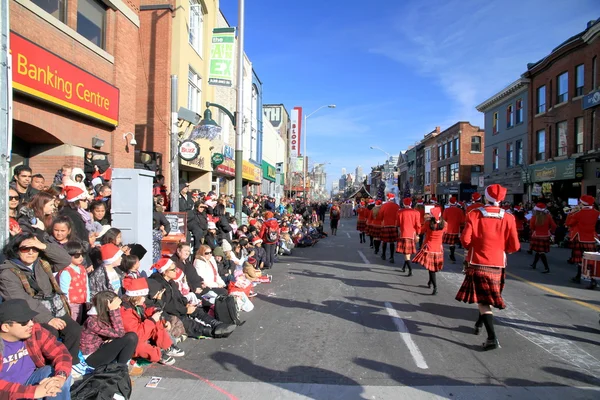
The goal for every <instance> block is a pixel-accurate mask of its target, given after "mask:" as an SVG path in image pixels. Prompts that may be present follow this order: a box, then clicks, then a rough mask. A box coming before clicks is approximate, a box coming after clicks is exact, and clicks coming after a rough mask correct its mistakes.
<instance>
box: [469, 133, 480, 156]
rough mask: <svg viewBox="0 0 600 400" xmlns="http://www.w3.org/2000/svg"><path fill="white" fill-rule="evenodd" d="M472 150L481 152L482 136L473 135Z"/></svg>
mask: <svg viewBox="0 0 600 400" xmlns="http://www.w3.org/2000/svg"><path fill="white" fill-rule="evenodd" d="M471 152H475V153H481V136H472V137H471Z"/></svg>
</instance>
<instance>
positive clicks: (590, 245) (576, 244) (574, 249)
mask: <svg viewBox="0 0 600 400" xmlns="http://www.w3.org/2000/svg"><path fill="white" fill-rule="evenodd" d="M572 243H573V245H572V246H571V261H573V262H574V263H575V264H581V263H582V262H583V253H584V252H585V251H589V252H595V251H596V243H594V242H585V243H584V242H580V241H579V239H578V238H575V240H573V241H572Z"/></svg>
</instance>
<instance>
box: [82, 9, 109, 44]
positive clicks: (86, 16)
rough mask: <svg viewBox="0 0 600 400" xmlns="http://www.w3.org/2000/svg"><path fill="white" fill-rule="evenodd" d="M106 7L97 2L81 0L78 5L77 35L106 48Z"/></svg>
mask: <svg viewBox="0 0 600 400" xmlns="http://www.w3.org/2000/svg"><path fill="white" fill-rule="evenodd" d="M105 20H106V6H105V5H104V3H101V2H99V1H96V0H80V1H79V2H78V3H77V33H79V34H80V35H81V36H83V37H84V38H86V39H87V40H89V41H90V42H92V43H94V44H95V45H96V46H98V47H100V48H102V49H103V48H104V33H105V31H106V23H105Z"/></svg>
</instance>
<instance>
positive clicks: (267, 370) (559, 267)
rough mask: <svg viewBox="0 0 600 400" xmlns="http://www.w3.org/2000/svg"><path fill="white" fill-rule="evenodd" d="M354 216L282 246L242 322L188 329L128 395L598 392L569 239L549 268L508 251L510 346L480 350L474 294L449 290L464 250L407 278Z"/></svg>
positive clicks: (588, 296) (588, 311)
mask: <svg viewBox="0 0 600 400" xmlns="http://www.w3.org/2000/svg"><path fill="white" fill-rule="evenodd" d="M355 225H356V220H355V219H354V218H352V219H347V220H343V221H342V226H341V227H340V229H339V231H338V235H337V236H333V237H329V238H326V239H323V240H321V241H320V242H319V243H318V244H317V245H316V246H314V247H311V248H306V249H295V250H294V255H293V256H290V257H281V258H280V262H279V263H278V264H277V265H276V266H275V268H274V270H273V276H274V279H273V282H272V283H270V284H261V285H260V286H258V287H257V292H258V293H259V295H258V296H257V297H256V298H254V304H255V306H256V307H255V309H254V310H253V311H252V312H250V313H244V315H243V316H244V317H245V318H246V323H245V324H244V325H243V326H241V327H239V328H238V329H237V330H236V331H235V332H234V333H233V335H232V336H231V337H230V338H228V339H217V340H202V341H196V340H191V339H190V340H187V341H186V342H184V343H183V344H182V345H181V347H182V348H183V349H184V350H185V351H186V353H187V354H186V356H185V357H183V358H180V359H178V360H177V363H176V364H175V365H174V366H172V367H168V366H161V365H152V366H151V367H149V368H148V369H147V370H146V371H145V374H144V375H143V376H142V377H139V378H137V379H136V380H135V386H134V395H133V399H134V400H152V399H155V398H156V399H158V398H160V399H162V398H169V397H170V398H175V399H178V398H194V399H318V400H325V399H399V398H410V399H440V398H452V399H477V398H486V399H496V398H498V399H501V398H502V399H504V398H511V399H544V400H550V399H561V400H562V399H598V398H600V388H599V385H600V379H599V378H600V346H599V345H600V325H599V324H598V319H599V312H600V289H596V290H595V291H591V290H587V289H585V287H584V286H580V285H575V284H572V283H570V282H569V277H570V276H572V275H574V266H571V265H568V264H567V263H566V259H567V258H568V256H569V252H568V250H565V249H558V248H553V249H552V252H551V253H550V256H549V259H550V263H551V271H552V272H551V273H550V274H542V273H541V270H542V269H543V267H542V265H541V263H540V264H539V265H538V269H537V270H532V269H531V268H530V267H529V264H530V263H531V261H532V258H533V256H530V255H528V254H527V253H526V252H525V251H523V252H521V253H517V254H514V255H511V256H509V266H508V269H507V271H508V272H509V275H508V279H507V283H506V288H505V292H504V298H505V300H506V302H507V306H508V307H507V309H506V310H503V311H499V312H497V313H496V316H497V318H496V333H497V335H498V338H499V340H500V344H501V346H502V348H501V349H498V350H494V351H489V352H484V351H482V349H481V344H482V343H483V341H484V340H485V330H483V332H482V334H481V335H480V336H475V335H474V334H473V333H472V329H473V324H474V321H475V319H476V317H477V308H476V306H475V305H468V304H464V303H459V302H457V301H456V300H454V296H455V295H456V292H457V290H458V288H459V286H460V284H461V283H462V279H463V275H462V273H461V267H460V261H461V260H462V259H461V258H460V257H459V262H458V263H457V264H452V263H451V262H450V260H449V259H448V257H446V264H445V267H444V271H443V272H441V273H439V274H438V287H439V293H438V294H437V295H436V296H432V295H431V289H427V287H426V286H425V284H426V283H427V271H426V270H425V269H423V268H422V267H420V266H417V265H415V266H413V268H414V275H413V276H412V277H406V274H405V273H401V272H400V267H401V264H402V261H401V259H400V257H397V258H396V264H389V263H387V262H384V261H382V260H381V258H379V257H378V256H376V255H374V254H373V251H372V249H370V248H369V245H368V243H367V244H360V243H359V239H358V235H357V232H356V230H355ZM525 246H526V245H525ZM525 249H526V248H525ZM457 253H458V254H462V250H458V251H457ZM152 376H159V377H162V378H163V379H162V381H161V382H160V384H159V386H158V388H156V389H150V388H146V387H145V384H146V383H147V382H148V381H149V379H150V377H152ZM407 396H408V397H407Z"/></svg>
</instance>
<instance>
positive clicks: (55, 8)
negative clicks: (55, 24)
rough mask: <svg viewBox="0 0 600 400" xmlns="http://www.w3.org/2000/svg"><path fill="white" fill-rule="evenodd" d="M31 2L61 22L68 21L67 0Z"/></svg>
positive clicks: (38, 0) (35, 0)
mask: <svg viewBox="0 0 600 400" xmlns="http://www.w3.org/2000/svg"><path fill="white" fill-rule="evenodd" d="M31 2H32V3H33V4H35V5H36V6H38V7H40V8H41V9H42V10H44V11H46V12H47V13H48V14H50V15H52V16H53V17H54V18H56V19H57V20H59V21H60V22H65V23H66V16H67V13H66V12H65V11H66V9H67V2H66V1H65V0H31Z"/></svg>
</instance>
